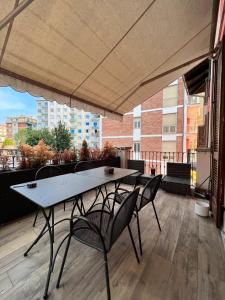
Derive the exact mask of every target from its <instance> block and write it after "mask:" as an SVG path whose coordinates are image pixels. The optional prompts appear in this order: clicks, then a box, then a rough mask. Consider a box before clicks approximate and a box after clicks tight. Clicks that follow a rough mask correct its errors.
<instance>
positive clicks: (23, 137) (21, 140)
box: [14, 128, 28, 146]
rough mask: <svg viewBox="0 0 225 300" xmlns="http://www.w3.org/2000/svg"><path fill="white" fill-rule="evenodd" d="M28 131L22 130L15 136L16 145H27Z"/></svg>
mask: <svg viewBox="0 0 225 300" xmlns="http://www.w3.org/2000/svg"><path fill="white" fill-rule="evenodd" d="M27 135H28V134H27V129H26V128H21V129H20V130H19V131H18V132H17V133H15V134H14V140H15V141H16V145H17V146H18V145H20V144H26V142H27Z"/></svg>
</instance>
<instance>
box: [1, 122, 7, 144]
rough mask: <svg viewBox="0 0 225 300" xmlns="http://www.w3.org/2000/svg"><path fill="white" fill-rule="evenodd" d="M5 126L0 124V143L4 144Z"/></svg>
mask: <svg viewBox="0 0 225 300" xmlns="http://www.w3.org/2000/svg"><path fill="white" fill-rule="evenodd" d="M6 132H7V131H6V124H0V143H2V142H4V140H5V138H6Z"/></svg>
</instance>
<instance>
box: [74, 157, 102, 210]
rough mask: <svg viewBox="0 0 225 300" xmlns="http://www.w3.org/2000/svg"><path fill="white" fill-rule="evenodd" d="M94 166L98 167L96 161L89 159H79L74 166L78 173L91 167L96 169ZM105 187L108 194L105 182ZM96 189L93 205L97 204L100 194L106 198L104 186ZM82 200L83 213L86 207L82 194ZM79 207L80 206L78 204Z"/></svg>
mask: <svg viewBox="0 0 225 300" xmlns="http://www.w3.org/2000/svg"><path fill="white" fill-rule="evenodd" d="M94 168H96V166H95V164H94V162H92V161H88V160H81V161H79V162H78V163H77V164H76V165H75V167H74V172H75V173H76V172H80V171H86V170H90V169H94ZM104 188H105V193H106V195H107V194H108V193H107V187H106V184H104ZM94 190H95V193H96V198H95V200H94V202H93V204H92V206H94V205H95V203H96V201H97V199H98V196H99V195H100V194H101V195H102V198H103V199H104V197H105V196H104V194H103V192H102V187H100V188H95V189H94ZM80 200H81V210H83V213H85V208H84V204H83V195H81V196H80ZM92 206H91V208H92ZM78 207H79V206H78ZM83 213H82V214H83Z"/></svg>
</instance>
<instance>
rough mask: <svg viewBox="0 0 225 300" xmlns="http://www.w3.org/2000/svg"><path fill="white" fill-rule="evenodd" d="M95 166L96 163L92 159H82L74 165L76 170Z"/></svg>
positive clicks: (84, 169)
mask: <svg viewBox="0 0 225 300" xmlns="http://www.w3.org/2000/svg"><path fill="white" fill-rule="evenodd" d="M93 168H95V165H94V163H93V162H92V161H89V160H81V161H79V162H78V163H76V165H75V167H74V172H79V171H86V170H90V169H93Z"/></svg>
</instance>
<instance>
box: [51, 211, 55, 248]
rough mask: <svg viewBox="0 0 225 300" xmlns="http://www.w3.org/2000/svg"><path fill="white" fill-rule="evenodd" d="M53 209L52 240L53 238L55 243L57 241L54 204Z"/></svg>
mask: <svg viewBox="0 0 225 300" xmlns="http://www.w3.org/2000/svg"><path fill="white" fill-rule="evenodd" d="M51 210H52V213H51V215H52V240H53V243H54V241H55V226H54V225H55V211H54V206H53V207H52V208H51Z"/></svg>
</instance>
